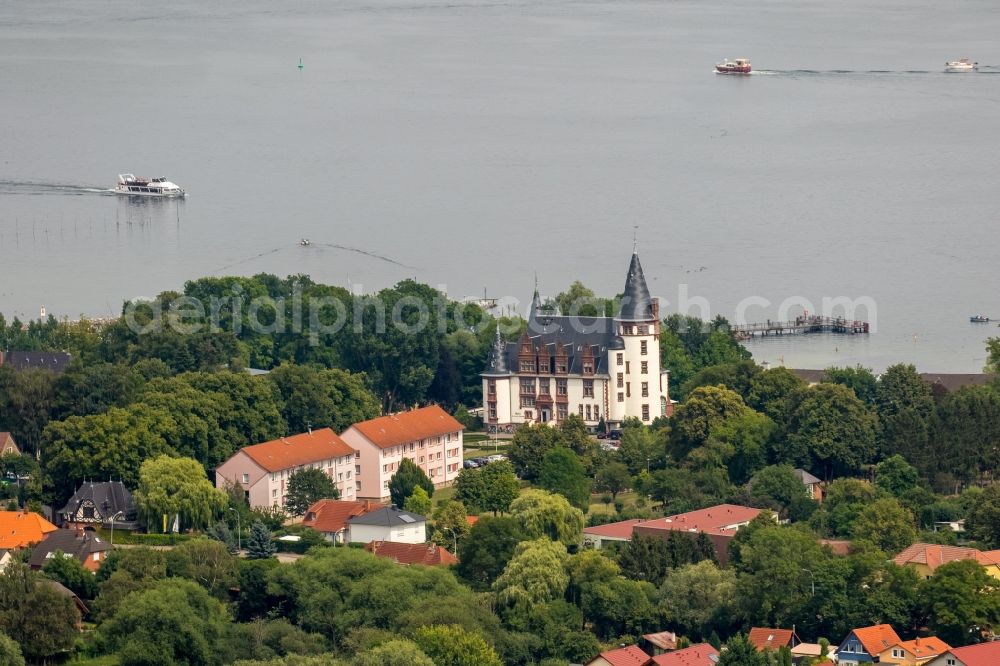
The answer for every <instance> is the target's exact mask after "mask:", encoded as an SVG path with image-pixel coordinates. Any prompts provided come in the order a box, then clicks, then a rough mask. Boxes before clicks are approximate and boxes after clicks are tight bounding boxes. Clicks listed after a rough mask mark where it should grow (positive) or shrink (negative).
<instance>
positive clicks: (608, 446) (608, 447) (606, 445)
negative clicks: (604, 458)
mask: <svg viewBox="0 0 1000 666" xmlns="http://www.w3.org/2000/svg"><path fill="white" fill-rule="evenodd" d="M601 448H602V449H604V450H605V451H617V450H618V445H617V444H615V443H614V442H601Z"/></svg>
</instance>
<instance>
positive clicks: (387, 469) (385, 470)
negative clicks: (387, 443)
mask: <svg viewBox="0 0 1000 666" xmlns="http://www.w3.org/2000/svg"><path fill="white" fill-rule="evenodd" d="M388 471H389V466H388V465H382V473H383V474H385V473H386V472H388Z"/></svg>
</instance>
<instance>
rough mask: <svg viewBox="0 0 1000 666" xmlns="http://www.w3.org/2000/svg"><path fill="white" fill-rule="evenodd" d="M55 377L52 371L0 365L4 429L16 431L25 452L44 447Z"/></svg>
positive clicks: (0, 407) (0, 412)
mask: <svg viewBox="0 0 1000 666" xmlns="http://www.w3.org/2000/svg"><path fill="white" fill-rule="evenodd" d="M4 348H5V349H7V348H8V347H4ZM55 377H56V376H55V373H53V372H51V371H49V370H35V369H28V370H22V371H15V370H14V369H13V368H10V367H7V368H0V428H2V429H3V430H9V431H10V432H11V433H13V435H14V439H15V440H16V441H17V443H18V445H19V446H20V448H21V451H22V452H24V453H29V454H34V453H36V452H37V451H38V450H39V447H40V446H41V443H42V432H43V431H44V429H45V427H46V424H47V423H48V422H49V419H50V418H51V415H52V411H53V407H54V402H55V395H54V393H55V389H54V385H55Z"/></svg>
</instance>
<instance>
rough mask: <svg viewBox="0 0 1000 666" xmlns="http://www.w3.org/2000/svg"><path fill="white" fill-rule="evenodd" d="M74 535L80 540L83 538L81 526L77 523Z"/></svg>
mask: <svg viewBox="0 0 1000 666" xmlns="http://www.w3.org/2000/svg"><path fill="white" fill-rule="evenodd" d="M76 535H77V536H78V537H80V538H81V539H82V538H83V525H80V524H79V523H77V524H76Z"/></svg>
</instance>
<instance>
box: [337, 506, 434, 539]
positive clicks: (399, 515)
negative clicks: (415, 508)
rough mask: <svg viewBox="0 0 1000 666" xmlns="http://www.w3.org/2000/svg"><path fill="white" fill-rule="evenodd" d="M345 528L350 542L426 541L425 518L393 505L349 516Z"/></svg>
mask: <svg viewBox="0 0 1000 666" xmlns="http://www.w3.org/2000/svg"><path fill="white" fill-rule="evenodd" d="M347 528H348V539H349V541H350V542H351V543H370V542H372V541H394V542H398V543H425V542H426V541H427V518H425V517H424V516H421V515H418V514H415V513H411V512H409V511H404V510H403V509H397V508H396V507H393V506H387V507H383V508H381V509H377V510H375V511H370V512H368V513H366V514H364V515H362V516H355V517H353V518H350V519H348V521H347Z"/></svg>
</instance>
